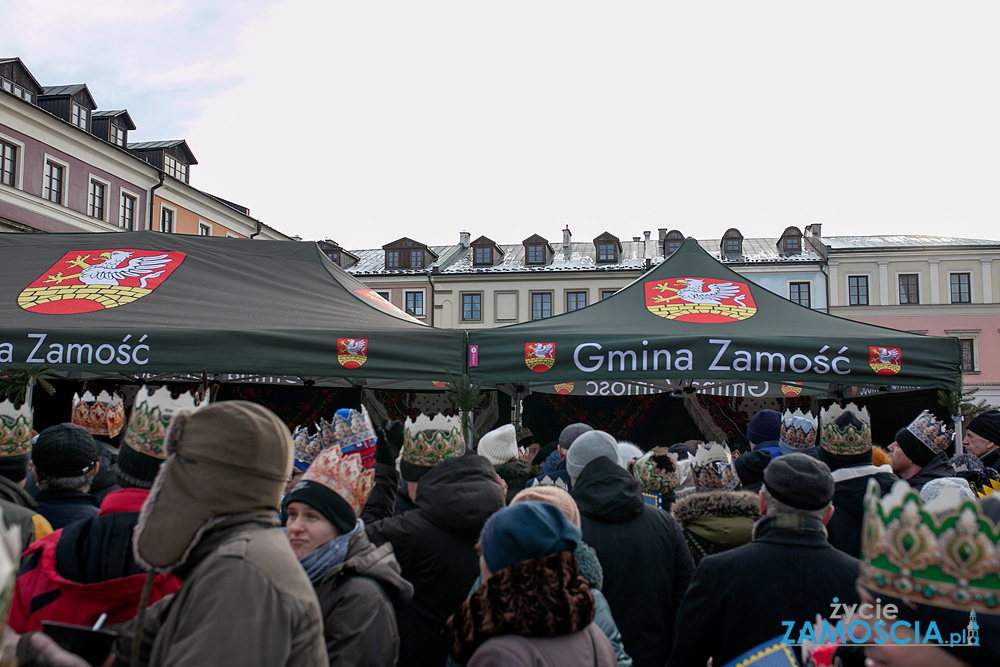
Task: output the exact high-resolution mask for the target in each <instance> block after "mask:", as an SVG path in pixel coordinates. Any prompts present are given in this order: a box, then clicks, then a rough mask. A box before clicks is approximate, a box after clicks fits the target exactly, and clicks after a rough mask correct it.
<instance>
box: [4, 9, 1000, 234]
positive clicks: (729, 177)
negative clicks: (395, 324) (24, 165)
mask: <svg viewBox="0 0 1000 667" xmlns="http://www.w3.org/2000/svg"><path fill="white" fill-rule="evenodd" d="M998 18H1000V5H998V4H997V3H995V2H992V1H989V2H962V3H940V2H934V3H929V2H913V1H910V2H877V3H873V2H850V1H845V2H838V3H818V2H802V1H801V0H795V1H793V2H766V1H760V0H757V1H754V2H746V0H741V1H739V2H668V1H666V0H655V1H634V2H630V1H628V0H624V1H622V2H608V1H604V2H591V1H588V0H572V1H570V0H565V1H564V0H531V1H523V0H506V1H505V2H483V1H481V0H453V1H444V0H419V1H414V0H375V1H364V0H363V1H361V2H359V1H357V0H354V1H351V2H345V1H342V0H327V1H325V2H321V1H320V0H239V1H236V0H226V1H225V2H218V1H216V2H212V1H206V0H143V1H142V2H135V0H101V2H98V3H97V4H94V3H89V4H88V3H80V2H78V1H77V2H69V1H67V0H45V2H19V3H12V2H8V3H3V6H2V7H0V24H2V25H4V26H6V27H7V29H6V30H5V31H4V44H3V47H2V48H3V49H5V50H6V52H5V53H0V55H3V56H19V57H20V58H21V59H22V60H23V61H24V63H25V64H26V65H27V66H28V68H29V69H30V70H31V72H32V73H33V74H34V75H35V78H37V79H38V80H39V82H40V83H41V84H42V85H58V84H68V83H81V82H83V83H86V84H87V85H88V86H89V88H90V91H91V93H92V94H93V96H94V98H95V100H96V101H97V103H98V106H99V108H102V109H118V108H122V107H125V108H127V109H128V110H129V113H130V114H131V115H132V118H133V120H134V121H135V123H136V125H137V126H138V129H137V130H135V131H134V132H132V133H131V134H130V139H131V140H132V141H150V140H159V139H178V138H183V139H186V140H187V141H188V145H189V146H190V147H191V149H192V151H193V152H194V154H195V156H196V157H197V158H198V161H199V164H198V165H197V166H195V167H194V168H193V169H192V170H191V182H192V185H194V186H195V187H198V188H201V189H203V190H207V191H209V192H211V193H213V194H216V195H218V196H220V197H224V198H226V199H230V200H233V201H236V202H239V203H241V204H243V205H245V206H248V207H249V208H250V210H251V213H252V214H253V215H254V216H255V217H257V218H260V219H261V220H263V221H264V222H266V223H267V224H269V225H271V226H273V227H275V228H277V229H278V230H280V231H283V232H285V233H286V234H290V235H293V234H294V235H299V236H301V237H303V238H305V239H318V238H332V239H334V240H336V241H338V242H339V243H341V244H343V245H344V246H346V247H348V248H366V247H379V246H382V245H383V244H385V243H388V242H389V241H392V240H394V239H396V238H398V237H400V236H403V235H406V236H410V237H412V238H415V239H417V240H419V241H422V242H425V243H428V244H432V245H434V244H449V243H454V242H456V241H457V240H458V234H459V231H461V230H468V231H469V232H471V233H472V236H473V238H475V237H477V236H479V235H481V234H485V235H487V236H489V237H490V238H492V239H493V240H494V241H497V242H498V243H519V242H520V241H521V240H522V239H524V238H526V237H527V236H529V235H531V234H534V233H538V234H541V235H542V236H545V237H546V238H548V239H549V240H552V241H557V240H559V239H561V233H560V230H561V229H562V228H563V227H564V226H565V225H567V224H568V225H569V226H570V229H571V230H572V231H573V236H574V239H575V240H589V239H591V238H593V237H595V236H597V235H598V234H599V233H601V232H603V231H605V230H608V231H610V232H612V233H614V234H616V235H617V236H619V237H621V238H623V239H627V238H631V237H632V236H638V235H641V234H642V232H643V231H644V230H651V231H652V232H653V233H654V235H655V233H656V229H657V228H659V227H666V228H670V229H679V230H681V231H682V232H684V233H685V234H686V235H692V236H696V237H698V238H718V237H721V236H722V233H723V232H724V231H725V230H726V229H728V228H729V227H737V228H738V229H740V231H742V232H743V234H744V236H769V237H777V236H779V235H780V234H781V231H782V230H783V229H784V228H785V227H787V226H789V225H795V226H798V227H799V228H803V227H804V226H805V225H807V224H810V223H813V222H821V223H823V234H824V235H827V236H836V235H849V234H947V235H952V236H965V237H970V238H989V239H1000V229H998V228H997V223H998V221H1000V199H998V196H997V192H998V187H997V184H998V183H1000V166H998V165H1000V159H998V158H1000V136H998V135H1000V129H998V128H1000V109H998V99H1000V93H998V81H1000V76H998V71H997V70H998V68H1000V40H998V39H996V26H997V25H998V22H997V20H998Z"/></svg>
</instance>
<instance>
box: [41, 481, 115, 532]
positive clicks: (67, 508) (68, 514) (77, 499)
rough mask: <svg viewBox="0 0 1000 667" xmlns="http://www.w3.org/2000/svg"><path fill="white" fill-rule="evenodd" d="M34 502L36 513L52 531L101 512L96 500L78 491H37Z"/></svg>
mask: <svg viewBox="0 0 1000 667" xmlns="http://www.w3.org/2000/svg"><path fill="white" fill-rule="evenodd" d="M35 502H37V503H38V513H39V514H41V515H42V516H44V517H45V518H46V519H48V520H49V523H50V524H52V530H59V529H60V528H65V527H66V526H68V525H69V524H71V523H74V522H76V521H80V520H82V519H90V518H92V517H95V516H97V514H98V512H100V511H101V504H100V503H99V502H97V498H95V497H94V496H92V495H90V494H89V493H80V492H79V491H67V490H64V489H57V490H55V491H39V492H38V495H37V496H35Z"/></svg>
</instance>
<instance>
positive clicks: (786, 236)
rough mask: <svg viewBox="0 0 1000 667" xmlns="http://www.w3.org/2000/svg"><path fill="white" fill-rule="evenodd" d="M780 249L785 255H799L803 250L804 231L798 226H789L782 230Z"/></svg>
mask: <svg viewBox="0 0 1000 667" xmlns="http://www.w3.org/2000/svg"><path fill="white" fill-rule="evenodd" d="M778 251H779V252H781V253H782V254H783V255H797V254H799V253H800V252H802V232H800V231H799V229H798V227H789V228H788V229H786V230H785V231H784V232H782V234H781V240H780V241H779V242H778Z"/></svg>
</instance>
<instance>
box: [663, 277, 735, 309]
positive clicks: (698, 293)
mask: <svg viewBox="0 0 1000 667" xmlns="http://www.w3.org/2000/svg"><path fill="white" fill-rule="evenodd" d="M677 282H679V283H684V284H685V285H686V287H682V288H680V289H679V290H677V296H679V297H680V298H681V299H683V300H684V301H687V302H688V303H708V304H712V305H715V306H720V305H722V300H723V299H734V300H736V301H739V299H738V298H737V296H738V295H739V294H740V288H739V286H737V285H735V284H733V283H730V282H726V283H712V284H711V285H709V286H708V289H705V281H704V280H703V279H701V278H683V279H681V280H678V281H677Z"/></svg>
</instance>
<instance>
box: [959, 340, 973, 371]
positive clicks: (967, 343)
mask: <svg viewBox="0 0 1000 667" xmlns="http://www.w3.org/2000/svg"><path fill="white" fill-rule="evenodd" d="M958 343H959V345H961V346H962V372H963V373H975V372H976V341H974V340H972V339H971V338H959V339H958Z"/></svg>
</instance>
